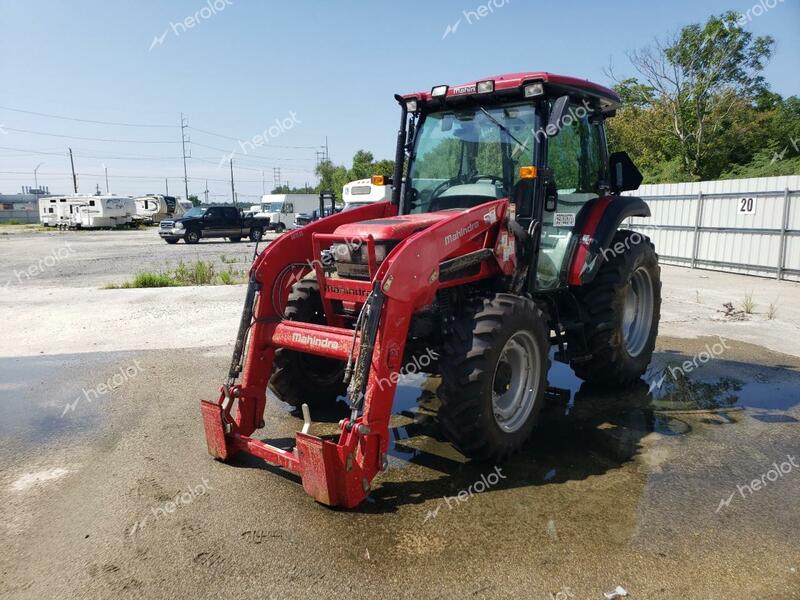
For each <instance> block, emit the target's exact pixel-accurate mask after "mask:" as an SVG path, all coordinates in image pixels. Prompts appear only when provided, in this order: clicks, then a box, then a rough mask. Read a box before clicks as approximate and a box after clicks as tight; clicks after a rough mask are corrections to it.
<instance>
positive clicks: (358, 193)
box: [342, 179, 392, 210]
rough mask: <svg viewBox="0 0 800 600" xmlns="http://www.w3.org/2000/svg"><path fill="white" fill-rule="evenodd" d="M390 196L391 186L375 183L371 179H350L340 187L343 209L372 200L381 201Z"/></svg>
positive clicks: (371, 201)
mask: <svg viewBox="0 0 800 600" xmlns="http://www.w3.org/2000/svg"><path fill="white" fill-rule="evenodd" d="M391 197H392V186H390V185H375V184H373V183H372V180H371V179H358V180H356V181H351V182H350V183H348V184H346V185H345V186H344V187H343V188H342V200H343V201H344V209H343V210H348V209H351V208H357V207H359V206H364V205H365V204H371V203H373V202H383V201H384V200H389V199H390V198H391Z"/></svg>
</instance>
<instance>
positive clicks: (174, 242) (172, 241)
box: [165, 239, 178, 244]
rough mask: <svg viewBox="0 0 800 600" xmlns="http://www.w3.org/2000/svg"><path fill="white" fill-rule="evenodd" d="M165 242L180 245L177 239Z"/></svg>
mask: <svg viewBox="0 0 800 600" xmlns="http://www.w3.org/2000/svg"><path fill="white" fill-rule="evenodd" d="M165 241H166V242H167V243H168V244H177V243H178V240H177V239H168V240H165Z"/></svg>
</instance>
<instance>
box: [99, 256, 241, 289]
mask: <svg viewBox="0 0 800 600" xmlns="http://www.w3.org/2000/svg"><path fill="white" fill-rule="evenodd" d="M246 282H247V274H246V273H245V272H244V271H234V270H231V269H230V268H228V270H226V271H220V272H217V270H216V269H215V268H214V263H212V262H211V261H208V262H206V261H203V260H196V261H195V262H192V263H188V264H187V263H185V262H183V261H181V262H179V263H178V266H177V267H175V268H174V269H172V270H165V271H143V272H141V273H137V274H136V276H135V277H134V278H133V279H132V280H131V281H126V282H124V283H121V284H114V283H111V284H108V285H106V286H105V289H112V290H113V289H130V288H155V287H175V286H187V285H235V284H237V283H246Z"/></svg>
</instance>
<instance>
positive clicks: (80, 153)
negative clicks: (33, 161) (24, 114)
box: [0, 146, 181, 160]
mask: <svg viewBox="0 0 800 600" xmlns="http://www.w3.org/2000/svg"><path fill="white" fill-rule="evenodd" d="M0 150H13V151H15V152H27V153H28V154H35V155H39V154H41V155H42V156H64V152H63V151H57V152H47V151H45V150H26V149H25V148H11V147H9V146H0ZM73 151H74V152H75V155H76V156H81V157H82V158H97V159H101V160H180V159H181V157H180V156H145V155H141V154H131V155H119V156H97V155H92V154H85V153H84V151H83V150H78V149H77V148H74V149H73ZM90 152H91V151H90ZM3 158H14V157H12V156H4V157H3ZM16 158H20V157H16Z"/></svg>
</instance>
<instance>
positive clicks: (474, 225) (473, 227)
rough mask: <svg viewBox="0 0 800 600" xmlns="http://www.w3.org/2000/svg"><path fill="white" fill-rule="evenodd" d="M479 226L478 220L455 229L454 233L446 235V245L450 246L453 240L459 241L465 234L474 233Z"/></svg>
mask: <svg viewBox="0 0 800 600" xmlns="http://www.w3.org/2000/svg"><path fill="white" fill-rule="evenodd" d="M478 226H479V223H478V222H477V221H474V222H473V223H470V224H469V225H467V226H466V227H462V228H461V229H459V230H458V231H454V232H453V233H451V234H449V235H446V236H444V245H445V246H448V245H450V244H452V243H453V242H457V241H458V240H460V239H461V238H462V237H464V236H465V235H468V234H470V233H472V232H473V231H475V230H476V229H477V228H478Z"/></svg>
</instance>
